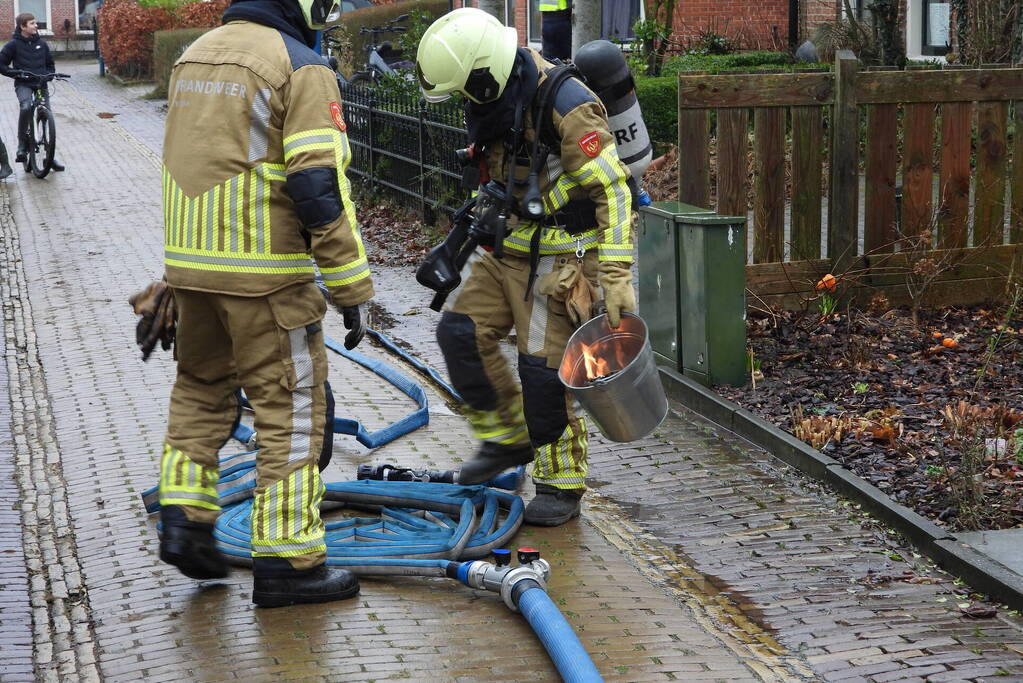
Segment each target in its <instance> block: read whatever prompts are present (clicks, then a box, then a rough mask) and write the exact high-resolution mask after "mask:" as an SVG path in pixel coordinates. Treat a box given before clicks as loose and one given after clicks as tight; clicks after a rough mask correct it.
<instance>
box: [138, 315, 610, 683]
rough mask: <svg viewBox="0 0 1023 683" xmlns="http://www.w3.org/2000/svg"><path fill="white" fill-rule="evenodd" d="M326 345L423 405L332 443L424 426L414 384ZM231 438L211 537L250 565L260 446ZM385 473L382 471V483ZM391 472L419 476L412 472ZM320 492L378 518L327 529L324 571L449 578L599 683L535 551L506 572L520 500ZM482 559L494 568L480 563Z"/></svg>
mask: <svg viewBox="0 0 1023 683" xmlns="http://www.w3.org/2000/svg"><path fill="white" fill-rule="evenodd" d="M368 333H369V334H370V335H371V336H372V337H373V338H374V339H376V340H377V341H379V342H380V343H381V344H382V345H383V346H385V347H386V348H387V349H388V350H390V351H391V352H392V353H395V354H397V355H399V356H400V357H402V358H403V359H405V360H406V361H408V362H410V363H412V364H413V365H414V366H415V367H417V369H419V370H420V371H422V372H425V373H427V374H429V375H430V376H431V378H432V379H433V380H434V381H436V382H437V383H438V385H439V386H440V387H441V388H442V389H443V390H445V391H446V392H447V393H448V394H450V395H452V396H453V397H455V398H457V397H458V395H457V393H456V392H455V391H454V389H452V388H451V387H450V386H449V385H448V384H447V383H446V382H444V380H443V379H442V378H441V377H440V376H439V375H437V373H436V372H435V371H433V370H432V369H430V368H428V367H427V366H425V365H423V364H422V363H420V362H419V361H418V360H416V359H414V358H412V357H411V356H409V355H408V354H406V353H405V352H404V351H403V350H401V349H400V348H399V347H398V346H396V345H395V344H394V343H393V342H391V341H390V340H389V339H387V337H386V336H384V335H383V334H381V333H379V332H377V331H375V330H369V331H368ZM324 342H325V344H326V346H327V347H328V348H330V349H331V350H333V351H335V352H337V353H339V354H341V355H343V356H345V357H346V358H349V359H350V360H353V361H355V362H357V363H359V364H360V365H363V366H364V367H366V368H368V369H370V370H372V371H373V372H375V373H376V374H378V375H379V376H381V377H383V378H384V379H386V380H388V381H389V382H391V383H392V384H394V385H395V386H396V387H398V388H399V389H401V390H402V391H403V392H404V393H405V394H406V395H408V396H410V397H411V398H413V399H414V400H415V401H416V402H417V403H418V405H419V407H418V409H417V410H416V411H415V412H413V413H411V414H410V415H407V416H405V417H404V418H402V419H400V420H398V421H397V422H395V423H394V424H391V425H388V426H387V427H385V428H383V429H380V430H377V431H375V432H369V431H368V430H366V428H365V427H364V426H363V425H362V424H361V423H360V422H359V421H357V420H352V419H345V418H335V420H334V432H335V433H337V434H348V435H351V436H355V437H356V439H357V440H358V441H359V442H360V443H362V444H363V445H365V446H366V447H368V448H376V447H378V446H381V445H383V444H385V443H388V442H390V441H393V440H394V439H396V438H398V437H399V436H402V435H404V434H408V433H410V432H412V431H414V430H415V429H418V428H419V427H421V426H423V425H425V424H428V423H429V404H428V399H427V396H426V393H425V391H424V390H423V388H422V387H421V386H420V385H419V384H417V383H416V382H414V381H412V380H410V379H409V378H407V377H405V376H404V375H402V374H401V373H399V372H398V371H397V370H395V369H394V368H392V367H390V366H388V365H386V364H385V363H383V362H381V361H379V360H377V359H374V358H370V357H368V356H365V355H363V354H361V353H358V352H357V351H348V350H346V349H345V348H344V347H343V346H342V345H341V344H339V343H338V342H336V341H334V340H333V339H330V338H324ZM233 436H234V438H236V439H238V440H239V441H241V442H242V443H245V444H247V445H248V446H249V447H250V449H251V450H247V451H244V452H241V453H237V454H235V455H230V456H227V457H224V458H221V460H220V475H221V476H220V482H219V483H218V485H217V490H218V493H219V504H220V506H221V508H222V512H221V515H220V517H219V518H218V520H217V523H216V525H215V526H214V532H213V533H214V538H215V539H216V541H217V545H218V547H219V548H220V550H221V551H222V552H224V554H225V555H226V556H227V558H228V560H229V561H230V562H232V563H234V564H239V565H251V563H252V555H251V543H252V534H251V526H250V524H251V521H250V520H251V508H252V495H253V491H254V490H255V486H256V450H254V448H255V445H256V441H257V438H258V437H257V435H256V434H255V432H253V431H252V429H251V428H248V427H245V428H244V429H241V428H239V429H238V430H236V431H235V433H234V435H233ZM388 467H389V466H382V467H381V468H379V469H380V470H381V471H383V472H385V473H386V472H387V468H388ZM390 469H392V470H396V471H398V472H400V473H408V472H412V473H413V474H412V476H413V477H416V476H421V474H420V473H417V472H416V471H414V470H405V469H404V468H394V467H390ZM431 474H441V475H448V474H450V473H431ZM522 477H524V468H523V467H519V468H518V470H516V471H515V472H513V473H510V474H506V475H503V476H502V477H499V478H498V479H496V480H494V481H491V482H488V483H489V484H490V485H491V486H502V487H505V488H508V489H510V490H512V491H514V490H517V489H518V486H519V485H520V483H521V480H522ZM435 479H436V478H435ZM325 488H326V492H325V494H324V503H323V505H322V509H323V510H324V511H329V510H333V509H338V508H342V507H344V508H350V509H359V510H363V509H365V510H371V511H377V512H379V517H359V518H348V519H344V520H338V521H333V522H325V541H326V545H327V564H328V565H329V566H334V567H343V568H345V569H348V570H349V571H352V572H354V573H356V574H358V575H360V576H387V575H390V576H394V575H400V576H446V577H448V578H453V579H457V580H458V581H460V582H461V583H463V584H465V585H467V586H469V587H471V588H475V589H478V590H488V591H492V592H495V593H499V594H500V595H501V598H502V599H503V601H504V603H505V605H507V606H508V608H509V609H511V610H512V611H513V612H521V613H522V615H523V616H524V617H525V618H526V620H527V622H528V623H529V625H530V627H531V628H532V629H533V632H534V633H536V636H537V638H538V639H539V640H540V642H541V644H543V646H544V648H545V649H546V650H547V652H548V654H549V655H550V657H551V661H552V662H553V663H554V665H555V667H556V668H557V669H558V673H559V674H560V675H561V677H562V679H563V680H565V681H569V682H571V683H592V682H596V681H602V680H603V679H602V678H601V676H600V673H599V672H598V671H597V668H596V667H595V666H594V664H593V662H592V660H591V659H590V656H589V654H588V653H587V652H586V649H585V648H584V647H583V646H582V643H580V642H579V639H578V637H577V636H576V634H575V632H574V631H573V630H572V627H571V626H570V625H569V624H568V622H567V621H566V620H565V618H564V616H563V615H562V614H561V611H560V610H559V609H558V608H557V606H556V605H555V604H554V602H553V601H552V600H551V599H550V597H549V596H548V595H547V590H546V587H547V581H548V580H549V578H550V565H549V564H548V563H547V562H546V561H545V560H542V559H541V558H540V553H539V551H537V550H535V549H532V548H520V549H519V551H518V561H519V564H518V566H516V567H512V566H511V563H510V560H511V553H510V551H509V550H507V549H505V548H504V546H505V545H506V544H507V543H509V542H510V541H511V539H512V538H513V537H514V536H515V534H516V533H517V532H518V529H519V527H520V526H521V525H522V514H523V510H524V506H523V503H522V499H521V498H520V497H519V496H518V495H516V494H514V493H510V492H508V491H501V490H498V489H497V488H491V487H488V486H485V485H479V486H461V485H458V484H453V483H440V482H438V481H423V480H418V481H395V480H386V479H385V480H373V479H363V480H360V481H348V482H333V483H328V484H325ZM142 499H143V502H144V504H145V507H146V511H147V512H149V513H155V512H157V511H159V509H160V502H159V487H153V488H151V489H149V490H147V491H144V492H143V493H142ZM488 555H490V556H492V557H493V558H494V560H495V562H494V563H491V562H487V561H482V560H481V558H484V557H487V556H488Z"/></svg>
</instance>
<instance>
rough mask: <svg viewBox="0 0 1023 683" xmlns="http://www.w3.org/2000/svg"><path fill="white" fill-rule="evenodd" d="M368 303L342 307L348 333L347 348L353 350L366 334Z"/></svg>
mask: <svg viewBox="0 0 1023 683" xmlns="http://www.w3.org/2000/svg"><path fill="white" fill-rule="evenodd" d="M367 307H368V304H366V303H361V304H357V305H355V306H342V307H341V320H342V321H343V322H344V324H345V329H346V330H348V334H346V335H345V348H346V349H348V350H349V351H351V350H352V349H354V348H355V347H356V346H358V345H359V342H361V341H362V338H363V337H364V336H366V308H367Z"/></svg>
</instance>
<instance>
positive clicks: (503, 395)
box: [437, 251, 597, 489]
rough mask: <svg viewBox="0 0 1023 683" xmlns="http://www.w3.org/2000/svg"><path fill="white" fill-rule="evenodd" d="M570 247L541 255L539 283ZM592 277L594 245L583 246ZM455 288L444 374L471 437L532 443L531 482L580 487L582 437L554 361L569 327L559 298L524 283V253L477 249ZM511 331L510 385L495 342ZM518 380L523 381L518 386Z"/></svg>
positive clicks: (441, 336)
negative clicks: (514, 361)
mask: <svg viewBox="0 0 1023 683" xmlns="http://www.w3.org/2000/svg"><path fill="white" fill-rule="evenodd" d="M575 260H576V256H575V254H555V255H551V256H544V257H542V258H541V259H540V262H539V266H538V268H537V277H536V283H540V282H541V281H543V280H544V277H545V276H548V275H550V274H551V273H552V272H556V269H557V268H559V267H561V266H563V265H565V264H567V263H568V262H569V261H571V262H573V263H574V262H575ZM583 272H584V274H585V276H586V277H587V278H588V279H589V280H590V281H591V282H592V283H594V284H596V277H597V254H596V251H589V252H587V253H586V256H585V258H584V262H583ZM462 276H463V282H462V285H461V286H460V287H459V288H458V289H457V290H455V291H454V292H453V293H452V295H451V296H450V297H449V300H448V304H447V305H446V306H445V309H444V313H443V315H442V316H441V321H440V323H439V325H438V327H437V341H438V342H439V344H440V347H441V351H442V352H443V354H444V360H445V362H446V364H447V368H448V375H449V376H450V378H451V382H452V384H453V385H454V386H455V388H456V389H457V390H458V392H459V393H460V394H461V395H462V398H463V399H464V401H465V402H466V404H467V406H468V409H467V415H468V418H469V422H470V424H471V425H472V428H473V432H474V433H475V435H476V436H477V438H479V439H481V440H483V441H491V442H494V443H497V444H500V445H504V446H522V445H526V444H528V443H530V442H531V443H532V446H533V448H534V450H535V457H534V461H533V473H532V475H533V480H534V481H535V482H538V483H542V484H547V485H550V486H554V487H557V488H563V489H581V488H585V486H586V471H587V465H586V455H587V435H586V425H585V421H584V420H583V418H582V417H581V416H579V415H577V414H576V413H575V410H574V403H575V401H574V399H573V398H572V396H571V394H570V393H569V392H568V391H567V390H566V389H565V387H564V385H563V384H562V383H561V380H559V379H558V366H559V365H560V363H561V357H562V356H563V355H564V352H565V345H566V344H567V343H568V338H569V337H570V336H571V335H572V332H574V331H575V329H574V326H573V324H572V322H571V321H570V319H569V317H568V313H567V310H566V307H565V303H564V301H559V300H558V299H557V298H555V296H554V295H544V294H540V293H538V291H537V289H538V287H537V286H535V285H534V287H533V291H531V292H529V296H528V297H527V296H526V293H527V287H529V259H528V258H521V257H516V256H510V255H506V256H505V257H504V258H503V259H500V260H499V259H496V258H494V257H493V255H491V254H489V253H485V252H481V251H477V253H476V254H474V255H473V257H472V258H471V259H470V260H469V262H468V263H467V264H466V266H465V269H464V270H463V273H462ZM512 329H514V330H515V333H516V341H517V346H518V375H519V381H518V382H516V380H515V378H514V376H513V375H512V371H511V368H510V365H509V363H508V360H507V359H506V358H505V356H504V354H503V353H502V350H501V345H500V342H501V340H502V339H504V338H505V337H506V336H508V334H509V333H510V332H511V331H512ZM520 384H521V387H520Z"/></svg>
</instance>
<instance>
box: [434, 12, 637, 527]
mask: <svg viewBox="0 0 1023 683" xmlns="http://www.w3.org/2000/svg"><path fill="white" fill-rule="evenodd" d="M517 42H518V41H517V36H516V32H515V30H514V29H511V28H507V27H505V26H503V25H502V24H501V23H500V22H499V21H498V20H497V19H495V18H494V17H492V16H491V15H489V14H487V13H486V12H483V11H481V10H478V9H473V8H464V9H458V10H455V11H453V12H450V13H448V14H446V15H444V16H443V17H441V18H440V19H438V20H437V21H436V22H434V23H433V24H432V25H431V26H430V27H429V29H427V31H426V33H425V34H424V35H423V39H422V41H421V42H420V44H419V51H418V54H417V59H416V66H417V73H418V76H419V81H420V86H421V87H422V90H423V94H424V96H425V97H426V98H427V99H428V100H430V101H439V100H442V99H446V98H447V97H449V96H450V95H452V94H454V93H458V94H460V95H462V96H463V97H464V98H465V116H466V123H467V126H468V129H469V140H470V143H471V147H470V149H471V150H472V159H473V161H472V163H473V164H478V165H479V171H480V176H481V183H480V186H479V188H478V190H479V192H480V194H479V195H478V197H479V199H478V201H477V205H476V219H477V225H478V226H481V227H480V230H479V232H480V233H484V232H485V231H486V229H487V227H488V224H489V223H490V222H493V219H494V216H499V215H505V216H507V221H500V220H499V221H497V222H498V223H499V225H498V226H497V228H496V229H495V231H494V232H493V241H494V244H492V245H491V249H492V251H488V252H482V251H481V252H479V254H478V255H477V257H475V258H472V259H470V260H469V262H468V264H467V265H466V267H465V270H464V271H463V273H462V276H463V279H462V285H461V286H460V287H459V289H457V290H455V292H454V293H452V295H451V297H450V298H449V300H448V303H447V305H446V306H445V308H444V312H443V314H442V317H441V321H440V323H439V325H438V328H437V339H438V342H439V343H440V346H441V350H442V351H443V353H444V358H445V361H446V363H447V367H448V373H449V375H450V377H451V379H452V382H453V383H454V385H455V387H456V388H457V389H458V391H459V393H460V394H461V395H462V397H463V399H464V400H465V402H466V403H467V404H468V410H467V414H468V418H469V421H470V422H471V424H472V427H473V430H474V432H475V434H476V436H477V437H478V438H479V439H480V441H481V442H482V444H481V446H480V448H479V450H478V452H477V453H476V455H475V457H474V458H472V459H471V460H469V461H468V462H466V463H465V464H464V465H463V466H462V469H461V471H460V474H459V482H460V483H463V484H473V483H479V482H483V481H487V480H488V479H490V478H492V477H493V476H495V475H497V474H498V473H500V472H501V471H502V470H504V469H506V468H509V467H513V466H515V465H519V464H524V463H527V462H530V461H532V462H533V463H534V464H533V472H532V475H533V481H534V483H535V484H536V492H537V495H536V497H535V498H534V499H533V500H532V501H530V503H529V505H528V506H527V509H526V514H525V521H526V522H527V523H530V524H538V525H547V526H554V525H558V524H561V523H563V522H565V521H568V520H569V519H571V518H572V517H575V516H576V515H578V514H579V509H580V499H581V497H582V495H583V492H584V491H585V488H586V472H587V462H586V461H587V433H586V427H585V424H584V421H583V418H582V417H581V416H580V415H577V414H576V413H575V412H574V409H573V401H572V399H571V396H570V395H569V394H568V393H567V392H566V390H565V388H564V387H563V385H562V384H561V382H560V381H559V379H558V377H557V369H558V366H559V364H560V362H561V357H562V355H563V354H564V350H565V344H566V343H567V341H568V338H569V337H570V336H571V334H572V332H573V331H574V329H575V328H576V327H577V326H578V325H580V324H582V323H583V322H586V321H587V320H588V319H589V318H590V317H591V311H592V305H591V304H592V303H593V301H594V300H595V299H597V298H598V296H599V295H598V294H597V291H596V286H598V285H599V286H600V287H601V288H602V290H603V291H602V293H603V299H604V302H605V305H606V308H607V315H608V316H609V318H610V322H611V324H612V325H613V326H614V327H618V325H619V321H620V315H621V312H622V311H630V310H634V309H635V307H636V299H635V293H634V291H633V288H632V282H631V274H630V270H629V266H630V263H631V261H632V251H633V249H632V237H631V218H632V192H631V190H630V186H629V180H630V177H629V171H628V169H627V168H626V167H625V166H624V165H623V164H622V162H621V161H620V160H619V158H618V155H617V152H616V150H615V144H614V138H613V137H612V135H611V133H610V131H609V130H608V124H607V113H606V111H605V109H604V107H603V105H602V104H601V102H600V100H599V99H598V98H597V96H596V95H594V93H593V92H592V91H590V90H589V89H588V88H587V87H586V86H585V85H584V84H583V83H582V82H581V80H579V79H578V78H575V77H574V76H573V75H572V73H571V72H570V71H567V70H566V69H567V67H564V66H560V65H555V64H552V63H550V62H547V61H545V60H544V59H543V58H542V57H541V56H540V54H539V53H538V52H537V51H535V50H532V49H530V48H520V47H518V46H517ZM516 130H519V131H520V132H519V133H518V134H516V132H515V131H516ZM509 185H510V186H511V188H510V189H511V196H512V199H508V198H507V196H508V195H507V193H505V194H504V197H505V198H504V199H501V196H502V195H501V192H502V191H503V190H504V189H506V188H508V187H509ZM487 206H489V207H491V210H489V211H486V210H485V209H484V208H483V207H487ZM505 210H506V211H505ZM513 329H514V330H515V332H516V336H517V344H518V375H519V379H520V382H521V387H520V384H519V383H518V382H516V381H515V379H514V378H513V375H512V372H511V369H510V368H509V365H508V363H507V361H506V360H505V358H504V356H503V355H502V353H501V350H500V347H499V342H500V340H501V339H502V338H504V337H505V336H507V335H508V334H509V333H510V332H511V331H512V330H513Z"/></svg>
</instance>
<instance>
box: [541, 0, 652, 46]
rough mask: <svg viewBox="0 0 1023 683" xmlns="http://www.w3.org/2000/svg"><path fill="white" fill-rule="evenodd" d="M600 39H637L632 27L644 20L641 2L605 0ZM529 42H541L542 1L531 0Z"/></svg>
mask: <svg viewBox="0 0 1023 683" xmlns="http://www.w3.org/2000/svg"><path fill="white" fill-rule="evenodd" d="M601 7H602V10H601V14H602V16H601V23H600V37H601V38H603V39H604V40H617V41H619V42H628V41H631V40H633V39H634V38H635V37H636V34H635V33H633V32H632V27H633V26H635V25H636V22H637V21H639V20H640V19H642V18H643V14H644V12H643V3H642V2H641V1H640V0H604V2H603V3H601ZM526 23H527V24H528V26H529V42H531V43H539V42H540V0H529V16H528V17H527V22H526Z"/></svg>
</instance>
